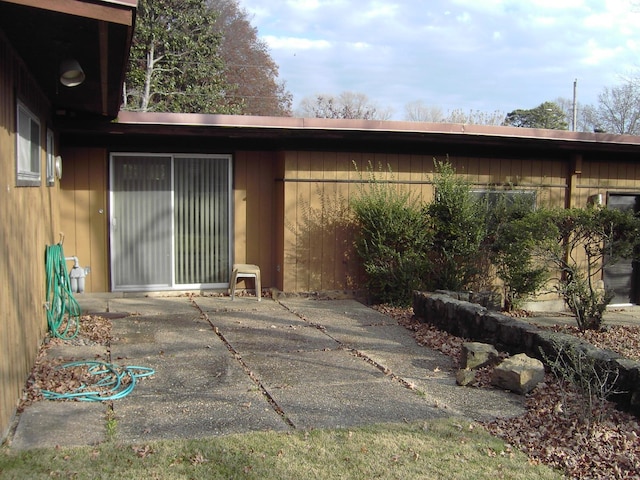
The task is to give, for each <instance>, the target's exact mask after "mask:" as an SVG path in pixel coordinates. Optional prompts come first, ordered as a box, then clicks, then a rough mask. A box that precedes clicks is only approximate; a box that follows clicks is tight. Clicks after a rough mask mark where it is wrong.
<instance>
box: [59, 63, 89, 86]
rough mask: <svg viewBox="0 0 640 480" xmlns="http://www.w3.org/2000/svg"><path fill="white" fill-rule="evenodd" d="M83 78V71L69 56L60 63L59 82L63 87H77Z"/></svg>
mask: <svg viewBox="0 0 640 480" xmlns="http://www.w3.org/2000/svg"><path fill="white" fill-rule="evenodd" d="M84 79H85V75H84V71H83V70H82V67H81V66H80V64H79V63H78V61H77V60H75V59H72V58H70V59H67V60H64V61H63V62H62V63H60V83H62V84H63V85H64V86H65V87H77V86H78V85H80V84H81V83H82V82H84Z"/></svg>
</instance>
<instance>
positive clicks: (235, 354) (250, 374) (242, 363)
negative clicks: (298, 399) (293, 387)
mask: <svg viewBox="0 0 640 480" xmlns="http://www.w3.org/2000/svg"><path fill="white" fill-rule="evenodd" d="M190 300H191V302H192V304H193V306H194V307H195V308H197V309H198V310H199V311H200V315H201V316H202V318H203V319H204V320H206V321H207V322H208V323H209V325H211V328H212V329H213V332H214V333H215V334H216V335H217V336H218V338H219V339H220V340H221V341H222V343H224V345H225V346H226V347H227V349H228V350H229V352H230V353H231V355H232V356H233V358H234V359H235V360H236V361H237V362H238V363H239V364H240V366H241V367H242V369H243V370H244V372H245V373H246V374H247V376H248V377H249V378H250V379H251V381H252V382H253V383H255V384H256V386H257V387H258V388H259V389H260V392H261V393H262V395H263V396H264V397H265V399H266V400H267V403H269V405H270V406H271V408H273V410H274V411H275V412H276V413H277V414H278V415H279V416H280V418H282V420H283V421H284V422H285V423H286V424H287V425H288V426H289V427H291V428H292V429H294V430H295V429H297V427H296V425H295V424H294V423H293V421H292V420H291V419H290V418H289V417H288V416H287V414H286V413H285V411H284V410H283V409H282V407H280V405H278V402H276V400H275V398H273V396H272V395H271V394H270V393H269V391H268V390H267V388H266V387H265V386H264V384H263V383H262V382H261V381H260V379H259V378H258V377H257V375H256V374H255V373H254V372H253V371H252V370H251V368H249V365H247V363H246V362H245V361H244V360H243V358H242V355H240V352H238V351H237V350H236V349H235V348H234V347H233V345H231V343H230V342H229V341H228V340H227V339H226V338H225V336H224V334H223V333H222V332H221V331H220V329H219V328H218V327H217V326H216V325H215V324H214V323H213V321H212V320H211V319H210V318H209V315H207V313H206V312H205V311H203V310H202V309H201V308H200V306H199V305H198V304H197V303H196V302H195V300H193V298H190Z"/></svg>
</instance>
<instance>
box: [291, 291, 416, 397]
mask: <svg viewBox="0 0 640 480" xmlns="http://www.w3.org/2000/svg"><path fill="white" fill-rule="evenodd" d="M278 303H279V304H280V305H282V307H283V308H285V309H287V310H288V311H289V312H291V313H293V314H294V315H296V316H297V317H298V318H300V319H301V320H302V321H304V322H306V323H307V324H308V325H309V326H310V327H313V328H317V329H318V330H320V331H321V332H322V333H324V334H325V335H326V336H328V337H329V338H331V339H332V340H333V341H335V342H336V343H337V344H338V349H339V350H344V351H345V352H348V353H349V354H351V355H353V356H354V357H356V358H359V359H361V360H363V361H364V362H366V363H368V364H369V365H372V366H374V367H376V368H377V369H378V370H380V371H381V372H382V373H383V374H384V375H385V376H387V377H388V378H390V379H391V380H393V381H396V382H398V383H400V384H401V385H402V386H403V387H405V388H407V389H409V390H412V391H414V392H415V393H416V394H418V395H424V394H425V392H423V391H421V390H418V389H417V388H416V386H415V385H414V384H413V383H412V382H409V381H407V380H405V379H404V378H402V377H401V376H399V375H397V374H395V373H393V372H392V371H391V369H390V368H389V367H386V366H385V365H383V364H381V363H379V362H377V361H375V360H374V359H373V358H371V357H370V356H368V355H367V354H366V353H364V352H362V351H360V350H358V349H357V348H353V347H350V346H349V345H347V344H346V343H344V342H342V341H340V340H339V339H337V338H336V337H334V336H333V335H331V334H330V333H329V331H328V330H327V327H325V326H324V325H322V324H319V323H314V322H311V321H309V319H308V318H306V317H305V316H304V315H302V314H301V313H299V312H296V311H295V310H292V309H291V308H289V307H288V306H287V305H285V304H283V303H282V302H279V301H278ZM387 325H393V323H392V322H389V323H387V322H377V323H372V324H369V325H367V326H374V327H375V326H387Z"/></svg>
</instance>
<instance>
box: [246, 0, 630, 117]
mask: <svg viewBox="0 0 640 480" xmlns="http://www.w3.org/2000/svg"><path fill="white" fill-rule="evenodd" d="M240 3H241V6H243V7H244V8H246V9H247V10H248V11H249V12H251V13H252V14H253V15H254V25H255V26H256V27H257V28H258V33H259V35H260V37H261V38H262V39H263V40H265V41H266V42H267V44H268V45H269V47H270V49H271V54H272V56H273V58H274V60H275V62H276V63H277V64H278V65H279V67H280V78H281V79H282V80H284V81H286V84H287V88H288V89H289V90H290V91H291V92H292V93H293V95H294V103H297V102H298V101H299V100H300V99H302V98H303V97H304V96H307V95H310V94H313V93H317V92H326V93H334V94H338V93H340V92H341V91H345V90H350V91H356V92H362V93H365V94H366V95H367V96H368V97H369V98H371V99H374V100H376V101H378V103H380V104H381V106H383V107H386V106H391V107H393V108H394V110H395V111H396V112H397V115H399V116H401V115H402V112H403V110H404V109H403V107H404V105H405V104H406V103H408V102H410V101H414V100H423V101H424V102H425V103H428V104H433V105H438V106H440V107H441V108H442V109H443V110H444V111H447V110H452V109H455V108H462V109H469V108H474V109H480V110H485V111H494V110H496V109H498V110H505V111H511V110H513V109H515V108H533V107H535V106H536V105H539V104H540V103H542V102H543V101H546V100H553V99H555V98H557V97H559V96H564V97H569V96H570V95H571V89H572V84H573V80H574V79H575V78H578V82H579V89H578V91H579V95H580V98H579V101H580V102H581V103H584V104H589V103H595V101H596V100H597V94H598V93H599V92H600V91H601V90H602V88H603V87H605V86H611V85H612V83H610V82H611V81H612V78H614V77H615V74H616V73H617V74H622V73H628V72H629V70H630V69H631V68H633V67H634V66H635V67H637V64H638V63H640V36H639V34H638V28H637V25H638V24H640V8H638V9H636V11H634V10H633V8H632V7H631V6H630V4H629V3H628V1H627V0H529V1H528V2H525V1H523V0H482V1H480V0H430V1H429V2H423V3H421V4H419V6H416V5H417V3H418V2H415V1H414V0H389V1H384V2H383V1H381V0H358V1H356V0H298V1H294V0H288V1H284V2H277V1H273V0H240ZM608 82H609V83H608ZM385 101H387V102H390V104H389V105H386V104H384V103H383V102H385Z"/></svg>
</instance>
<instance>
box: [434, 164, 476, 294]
mask: <svg viewBox="0 0 640 480" xmlns="http://www.w3.org/2000/svg"><path fill="white" fill-rule="evenodd" d="M435 167H436V173H435V175H434V186H435V198H434V200H433V202H432V203H430V204H428V205H427V206H426V207H425V208H424V213H425V215H427V216H428V217H429V220H430V223H431V228H432V230H433V240H432V246H431V255H430V258H431V263H432V284H431V287H432V288H436V289H437V288H441V289H445V290H455V291H457V290H464V289H465V288H467V287H468V286H469V285H470V284H471V283H472V282H473V281H474V279H475V276H476V275H477V274H478V273H479V272H480V269H479V268H478V258H480V257H481V255H480V246H481V244H482V241H483V239H484V236H485V233H486V229H485V213H486V208H485V207H483V205H482V202H480V201H479V200H478V199H477V198H476V197H475V196H474V195H473V194H472V192H471V188H470V186H469V184H467V183H466V182H464V181H463V180H462V179H461V178H460V177H459V176H456V173H455V170H454V168H453V167H452V166H451V164H450V163H449V162H448V161H447V162H438V161H436V162H435Z"/></svg>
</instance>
